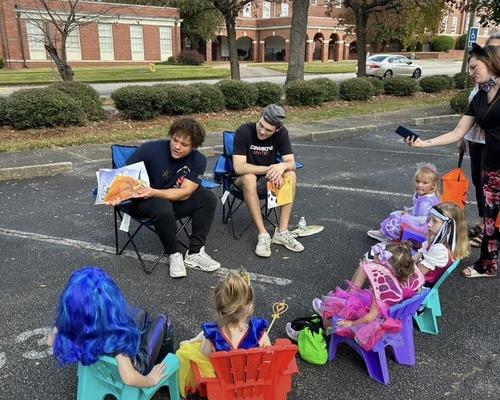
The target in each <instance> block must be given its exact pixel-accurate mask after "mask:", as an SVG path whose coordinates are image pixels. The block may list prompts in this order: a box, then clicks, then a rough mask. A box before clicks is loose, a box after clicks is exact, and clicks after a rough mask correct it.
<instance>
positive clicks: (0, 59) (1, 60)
mask: <svg viewBox="0 0 500 400" xmlns="http://www.w3.org/2000/svg"><path fill="white" fill-rule="evenodd" d="M3 67H5V60H4V59H3V58H0V69H2V68H3Z"/></svg>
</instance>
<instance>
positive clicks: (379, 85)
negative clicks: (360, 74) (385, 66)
mask: <svg viewBox="0 0 500 400" xmlns="http://www.w3.org/2000/svg"><path fill="white" fill-rule="evenodd" d="M358 79H366V80H367V81H368V82H370V84H371V85H372V87H373V92H372V96H379V95H381V94H384V81H383V80H382V79H380V78H377V77H376V76H367V77H364V78H358Z"/></svg>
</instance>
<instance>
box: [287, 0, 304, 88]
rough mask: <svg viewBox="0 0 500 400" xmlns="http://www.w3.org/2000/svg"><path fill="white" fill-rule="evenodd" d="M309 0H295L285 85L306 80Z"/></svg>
mask: <svg viewBox="0 0 500 400" xmlns="http://www.w3.org/2000/svg"><path fill="white" fill-rule="evenodd" d="M308 14H309V0H295V1H294V2H293V14H292V28H291V33H290V57H289V60H290V61H289V62H288V72H287V74H286V81H285V85H287V84H289V83H290V82H293V81H299V80H304V60H305V55H306V54H305V53H306V34H307V17H308Z"/></svg>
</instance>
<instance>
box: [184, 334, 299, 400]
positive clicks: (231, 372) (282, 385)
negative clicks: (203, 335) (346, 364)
mask: <svg viewBox="0 0 500 400" xmlns="http://www.w3.org/2000/svg"><path fill="white" fill-rule="evenodd" d="M297 351H298V347H297V345H295V344H292V343H291V342H290V340H288V339H277V340H276V343H275V344H274V346H270V347H259V348H254V349H248V350H243V349H238V350H231V351H217V352H214V353H212V354H211V355H210V361H211V362H212V365H213V367H214V370H215V374H216V377H215V378H204V377H202V376H201V375H200V372H199V370H198V368H197V366H196V364H194V363H192V366H193V370H194V375H195V378H196V387H197V389H198V394H199V395H200V396H203V397H207V398H208V399H209V400H231V399H238V400H241V399H247V400H285V399H286V398H287V394H288V393H289V392H290V391H291V390H292V375H294V374H298V373H299V369H298V367H297V362H296V360H295V355H296V354H297Z"/></svg>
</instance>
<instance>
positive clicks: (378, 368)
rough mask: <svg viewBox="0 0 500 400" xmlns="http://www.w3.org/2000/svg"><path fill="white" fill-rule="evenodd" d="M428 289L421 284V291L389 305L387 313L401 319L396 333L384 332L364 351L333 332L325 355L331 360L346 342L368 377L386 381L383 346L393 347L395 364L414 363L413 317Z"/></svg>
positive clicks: (348, 339) (350, 339) (348, 338)
mask: <svg viewBox="0 0 500 400" xmlns="http://www.w3.org/2000/svg"><path fill="white" fill-rule="evenodd" d="M429 292H430V290H429V289H428V288H424V289H423V290H422V291H421V292H420V293H418V294H416V295H415V296H413V297H411V298H409V299H406V300H405V301H403V302H401V303H399V304H396V305H394V306H392V307H391V308H390V309H389V315H390V316H391V317H392V318H394V319H398V320H400V321H402V322H403V328H402V329H401V332H400V333H399V334H388V333H386V334H385V335H384V336H383V337H382V339H380V341H379V342H377V344H376V345H375V346H374V347H373V349H372V350H370V351H367V350H365V349H363V348H362V347H361V346H360V345H359V344H358V343H357V342H356V341H355V340H354V339H353V338H350V337H346V336H339V335H337V334H335V333H333V334H332V337H331V339H330V350H329V351H328V359H329V360H330V361H331V360H334V359H335V356H336V354H337V347H338V345H339V344H340V343H346V344H347V345H349V346H350V347H351V348H353V349H354V350H355V351H356V352H357V353H358V354H359V355H360V356H361V357H363V360H364V361H365V364H366V367H367V369H368V375H370V378H372V379H374V380H376V381H377V382H379V383H382V384H384V385H387V384H389V370H388V367H387V356H386V350H385V348H386V347H392V350H393V353H394V358H395V360H396V362H397V363H398V364H403V365H410V366H413V365H415V342H414V338H413V320H412V317H413V315H414V314H415V312H416V311H417V309H418V307H419V306H420V305H421V304H422V302H424V301H425V298H426V296H427V295H428V294H429Z"/></svg>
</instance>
